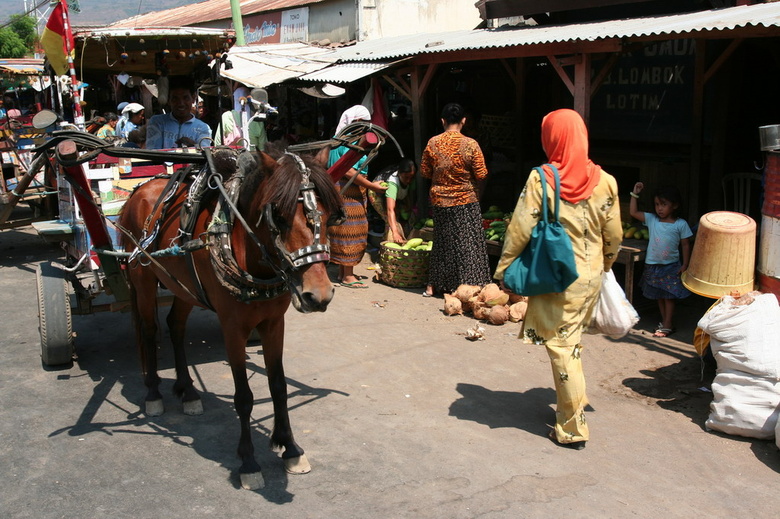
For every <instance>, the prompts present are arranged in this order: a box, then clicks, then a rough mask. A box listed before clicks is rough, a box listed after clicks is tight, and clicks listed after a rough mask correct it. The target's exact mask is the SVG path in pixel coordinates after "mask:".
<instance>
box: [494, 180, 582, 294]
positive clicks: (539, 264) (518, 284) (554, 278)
mask: <svg viewBox="0 0 780 519" xmlns="http://www.w3.org/2000/svg"><path fill="white" fill-rule="evenodd" d="M546 166H548V167H549V168H550V169H551V170H552V172H553V175H554V176H555V219H554V220H553V221H550V220H549V219H548V214H547V213H548V210H547V180H546V178H545V174H544V171H543V170H542V168H541V167H536V168H534V170H535V171H537V172H538V173H539V176H540V177H541V181H542V218H541V219H540V220H539V222H537V224H536V227H534V229H533V232H532V233H531V239H530V241H529V242H528V245H526V247H525V249H523V252H522V253H521V254H520V256H518V257H517V258H515V260H514V261H513V262H512V264H511V265H509V267H508V268H507V269H506V271H505V272H504V285H505V286H506V287H507V288H509V290H511V291H512V292H514V293H515V294H520V295H524V296H538V295H541V294H550V293H555V292H563V291H564V290H566V289H567V288H568V287H569V285H571V284H572V283H574V281H575V280H576V279H577V278H578V277H579V275H578V274H577V266H576V264H575V262H574V251H573V249H572V246H571V239H570V238H569V235H568V234H566V229H564V228H563V226H562V225H561V223H560V222H559V221H558V210H559V207H560V201H561V197H560V191H561V180H560V178H559V177H558V169H557V168H556V167H555V166H553V165H552V164H546Z"/></svg>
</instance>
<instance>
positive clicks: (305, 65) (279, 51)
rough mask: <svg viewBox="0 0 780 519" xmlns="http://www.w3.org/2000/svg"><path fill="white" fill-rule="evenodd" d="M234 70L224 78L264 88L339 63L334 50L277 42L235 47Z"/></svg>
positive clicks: (231, 53)
mask: <svg viewBox="0 0 780 519" xmlns="http://www.w3.org/2000/svg"><path fill="white" fill-rule="evenodd" d="M228 60H229V61H230V63H231V65H232V68H229V69H227V70H225V69H223V70H222V75H223V76H225V77H228V78H230V79H234V80H236V81H240V82H242V83H244V84H245V85H247V86H250V87H255V88H262V87H266V86H268V85H273V84H276V83H282V82H283V81H287V80H288V79H293V78H297V77H300V76H303V75H305V74H309V73H312V72H316V71H318V70H321V69H323V68H325V67H327V66H329V65H331V64H333V63H335V62H336V55H335V51H334V49H332V48H330V47H315V46H313V45H307V44H305V43H276V44H268V45H252V46H249V47H233V48H231V49H230V51H228Z"/></svg>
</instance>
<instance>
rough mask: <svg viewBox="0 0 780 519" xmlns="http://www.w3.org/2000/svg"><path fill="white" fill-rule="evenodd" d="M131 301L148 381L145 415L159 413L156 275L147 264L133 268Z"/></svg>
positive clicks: (161, 403)
mask: <svg viewBox="0 0 780 519" xmlns="http://www.w3.org/2000/svg"><path fill="white" fill-rule="evenodd" d="M130 278H131V283H130V286H131V290H130V292H131V305H132V311H133V317H134V320H135V332H136V340H137V341H138V353H139V355H140V357H141V370H142V372H143V375H144V385H146V398H145V402H144V404H145V405H144V408H145V412H146V416H160V415H161V414H163V412H164V411H165V408H164V406H163V400H162V394H161V393H160V377H159V375H158V374H157V278H156V277H155V276H154V274H153V273H152V272H151V271H150V270H148V269H147V268H143V267H140V266H139V267H137V268H135V269H132V270H131V272H130Z"/></svg>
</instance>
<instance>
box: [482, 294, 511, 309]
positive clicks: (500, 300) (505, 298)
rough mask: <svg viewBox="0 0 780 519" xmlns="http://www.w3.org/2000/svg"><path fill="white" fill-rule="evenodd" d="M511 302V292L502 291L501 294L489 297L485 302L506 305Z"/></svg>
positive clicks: (490, 304)
mask: <svg viewBox="0 0 780 519" xmlns="http://www.w3.org/2000/svg"><path fill="white" fill-rule="evenodd" d="M508 302H509V294H507V293H506V292H501V294H500V295H498V296H496V297H494V298H493V299H488V300H487V301H485V304H487V305H488V306H504V305H505V304H507V303H508Z"/></svg>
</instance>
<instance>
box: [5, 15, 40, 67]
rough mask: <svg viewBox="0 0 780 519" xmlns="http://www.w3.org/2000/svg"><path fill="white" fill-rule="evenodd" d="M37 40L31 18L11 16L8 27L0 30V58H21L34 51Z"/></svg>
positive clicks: (33, 22) (33, 20)
mask: <svg viewBox="0 0 780 519" xmlns="http://www.w3.org/2000/svg"><path fill="white" fill-rule="evenodd" d="M37 38H38V33H37V31H36V30H35V19H34V18H33V17H31V16H26V15H23V14H15V15H12V16H11V19H10V23H9V24H8V26H6V27H3V28H2V29H0V58H23V57H24V56H25V55H27V54H28V53H31V52H32V51H33V50H34V48H35V40H36V39H37Z"/></svg>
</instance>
